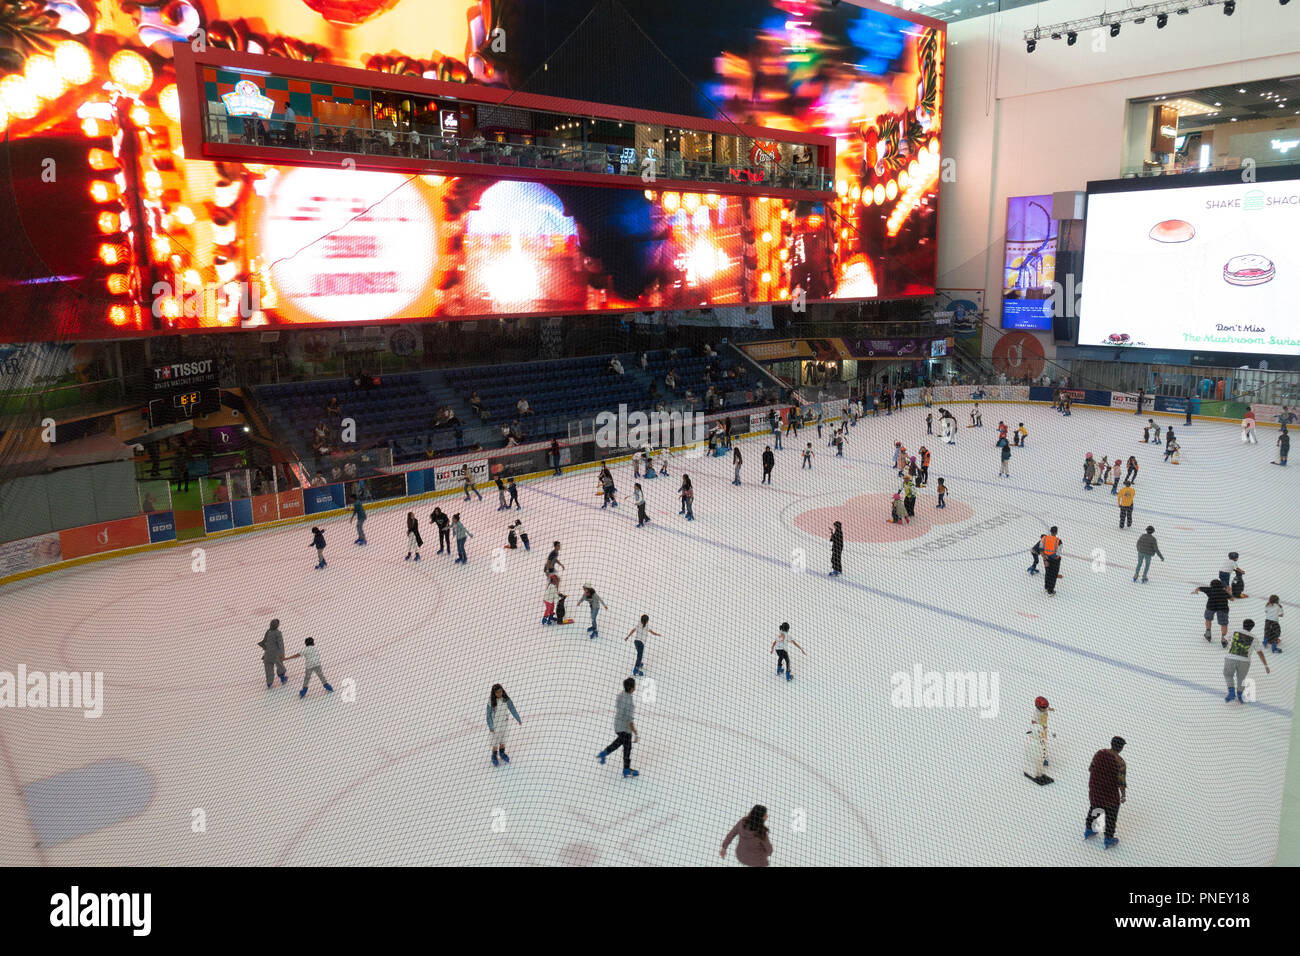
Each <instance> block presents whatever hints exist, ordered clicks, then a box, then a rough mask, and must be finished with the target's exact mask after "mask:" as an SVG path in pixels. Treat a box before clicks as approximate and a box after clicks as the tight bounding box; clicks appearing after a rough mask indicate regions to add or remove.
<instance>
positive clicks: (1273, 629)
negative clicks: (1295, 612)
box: [1264, 594, 1282, 654]
mask: <svg viewBox="0 0 1300 956" xmlns="http://www.w3.org/2000/svg"><path fill="white" fill-rule="evenodd" d="M1270 644H1272V645H1273V653H1274V654H1281V653H1282V599H1281V598H1279V597H1278V596H1277V595H1276V594H1270V595H1269V597H1268V603H1267V604H1265V605H1264V646H1265V647H1268V646H1269V645H1270Z"/></svg>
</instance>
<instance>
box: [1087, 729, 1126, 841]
mask: <svg viewBox="0 0 1300 956" xmlns="http://www.w3.org/2000/svg"><path fill="white" fill-rule="evenodd" d="M1124 743H1125V741H1124V738H1123V737H1112V738H1110V749H1109V750H1098V751H1097V752H1096V753H1095V754H1093V756H1092V763H1091V764H1089V765H1088V803H1089V806H1088V816H1087V818H1086V820H1085V823H1084V830H1083V838H1084V839H1085V840H1090V839H1092V838H1093V837H1095V836H1096V835H1097V831H1096V830H1094V829H1093V828H1092V826H1093V824H1094V823H1096V821H1097V815H1098V814H1101V813H1104V814H1105V815H1106V830H1105V840H1104V845H1105V848H1106V849H1107V850H1109V849H1110V848H1111V847H1113V846H1115V845H1116V844H1118V843H1119V840H1118V838H1116V836H1115V823H1116V819H1117V818H1118V817H1119V806H1120V804H1121V803H1123V802H1124V801H1125V799H1127V791H1128V765H1127V764H1126V763H1125V762H1124V758H1123V757H1121V756H1120V755H1119V754H1120V751H1121V750H1123V749H1124Z"/></svg>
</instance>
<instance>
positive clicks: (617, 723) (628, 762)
mask: <svg viewBox="0 0 1300 956" xmlns="http://www.w3.org/2000/svg"><path fill="white" fill-rule="evenodd" d="M634 691H636V681H635V680H633V679H632V678H631V677H629V678H627V679H625V680H624V681H623V692H622V693H621V694H619V695H618V698H617V699H616V700H615V702H614V742H613V743H612V744H610V745H609V746H608V747H606V748H605V749H604V750H602V751H601V752H600V753H598V754H596V759H597V760H599V761H600V762H601V764H602V765H603V764H604V763H605V758H606V757H608V756H609V755H610V754H612V753H613V752H614V751H615V750H618V749H619V748H620V747H621V748H623V776H625V777H638V776H640V775H641V774H640V771H638V770H633V769H632V745H633V744H634V743H636V742H637V738H638V736H639V735H638V734H637V732H636V723H635V722H634V721H633V718H634V717H635V716H636V703H635V702H634V701H633V700H632V694H633V692H634Z"/></svg>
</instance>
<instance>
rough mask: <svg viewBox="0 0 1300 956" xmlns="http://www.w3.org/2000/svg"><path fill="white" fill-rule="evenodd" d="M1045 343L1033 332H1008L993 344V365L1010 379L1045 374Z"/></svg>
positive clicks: (1036, 376) (1035, 376)
mask: <svg viewBox="0 0 1300 956" xmlns="http://www.w3.org/2000/svg"><path fill="white" fill-rule="evenodd" d="M1045 361H1046V356H1045V355H1044V354H1043V343H1042V342H1040V341H1038V339H1036V338H1034V336H1033V333H1031V332H1008V333H1007V334H1006V335H1004V336H1002V338H1000V339H998V341H997V343H996V344H995V345H994V346H993V367H994V368H995V369H997V370H998V371H999V372H1001V373H1002V374H1003V375H1005V376H1006V377H1007V378H1010V379H1022V378H1038V377H1039V376H1040V375H1042V374H1043V364H1044V363H1045Z"/></svg>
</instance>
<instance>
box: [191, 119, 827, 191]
mask: <svg viewBox="0 0 1300 956" xmlns="http://www.w3.org/2000/svg"><path fill="white" fill-rule="evenodd" d="M286 126H287V124H286V123H284V122H283V121H279V120H274V119H272V120H269V121H252V120H249V121H243V122H241V121H240V120H239V119H233V118H230V117H226V116H217V115H213V114H208V116H207V122H206V124H205V141H206V142H209V143H227V144H240V143H242V144H245V145H249V146H257V147H273V148H274V147H279V148H283V149H310V150H314V151H316V152H325V153H338V154H341V155H353V156H400V157H406V158H409V159H413V160H418V161H420V162H422V163H440V162H443V163H479V164H482V165H484V166H495V167H502V168H505V167H510V168H525V169H556V170H568V171H572V172H586V173H602V174H605V175H617V176H628V177H633V178H636V179H638V180H641V179H642V178H643V175H642V174H643V173H646V172H647V171H652V172H653V176H654V180H660V179H666V180H682V181H687V182H698V183H713V184H718V185H721V184H728V185H745V186H752V187H754V188H755V190H756V191H761V190H762V189H763V188H765V187H766V188H778V189H807V190H817V191H828V190H833V189H834V188H835V180H834V177H833V176H832V175H831V173H830V172H829V171H827V170H825V169H821V168H819V167H816V166H814V165H811V164H791V165H782V164H778V163H770V164H765V165H761V166H753V165H737V164H734V163H719V162H703V161H698V160H688V159H683V158H681V157H678V156H676V155H669V156H668V157H667V158H666V159H665V158H664V157H660V156H647V155H644V154H643V153H642V152H639V151H637V150H634V149H632V148H631V147H625V146H618V145H608V146H602V145H596V144H592V143H587V144H585V145H584V144H579V143H574V144H572V145H564V146H548V145H542V144H540V143H532V144H530V143H511V142H499V141H497V140H494V139H484V138H482V137H474V138H468V137H457V136H448V135H445V134H437V133H421V132H419V131H418V130H404V131H403V130H394V129H388V130H383V129H362V128H359V127H356V126H346V127H344V126H324V125H319V124H314V123H313V124H310V125H309V124H307V123H304V122H302V121H301V120H300V121H298V123H297V124H296V125H295V126H291V127H288V128H286Z"/></svg>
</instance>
